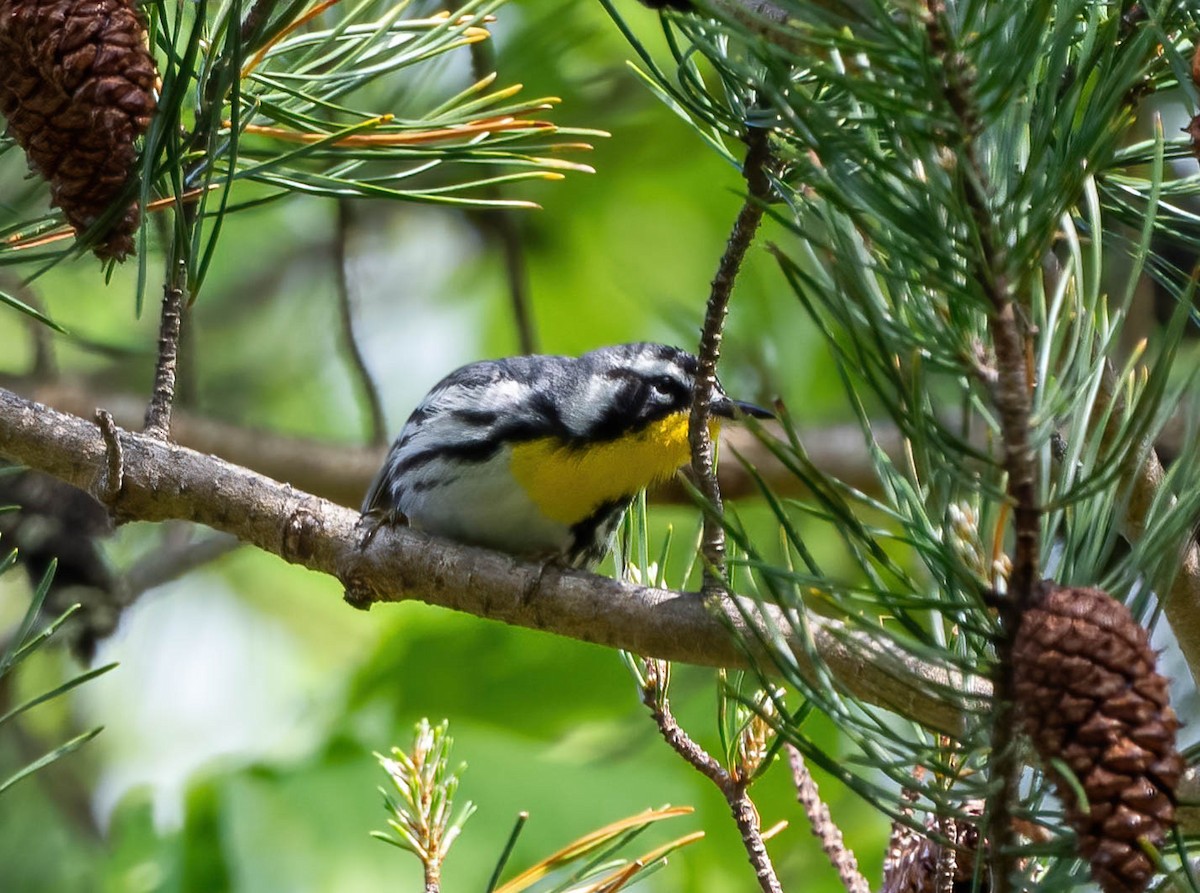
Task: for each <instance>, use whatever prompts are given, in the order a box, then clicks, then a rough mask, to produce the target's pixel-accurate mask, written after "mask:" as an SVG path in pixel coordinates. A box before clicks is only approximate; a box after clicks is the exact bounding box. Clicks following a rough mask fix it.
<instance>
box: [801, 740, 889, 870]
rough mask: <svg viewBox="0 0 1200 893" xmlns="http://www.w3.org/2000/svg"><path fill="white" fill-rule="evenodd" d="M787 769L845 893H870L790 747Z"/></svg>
mask: <svg viewBox="0 0 1200 893" xmlns="http://www.w3.org/2000/svg"><path fill="white" fill-rule="evenodd" d="M786 750H787V755H788V765H789V766H790V767H791V770H792V781H793V782H794V783H795V785H796V799H797V800H798V801H799V802H800V805H801V806H802V807H804V814H805V815H806V816H808V824H809V827H810V828H811V829H812V833H813V836H814V837H816V838H817V840H819V841H821V849H822V850H824V852H825V855H826V856H827V857H828V858H829V862H830V864H832V865H833V867H834V869H835V870H836V871H837V873H838V877H839V878H840V879H841V881H842V886H843V887H844V888H845V889H846V891H847V893H871V887H870V885H869V884H868V883H867V879H866V878H865V877H863V876H862V872H860V871H859V870H858V860H857V859H856V858H855V857H854V851H853V850H851V849H850V848H849V847H847V846H846V842H845V841H844V840H843V839H842V830H841V829H840V828H839V827H838V826H837V825H836V824H835V823H834V821H833V819H832V818H831V817H830V815H829V807H828V806H826V805H825V802H824V801H823V800H822V799H821V792H820V790H818V788H817V783H816V781H814V780H813V777H812V773H810V772H809V771H808V766H807V765H805V763H804V757H803V756H802V755H801V753H800V751H799V750H797V749H796V748H795V747H793V746H792V745H791V744H788V745H787V746H786Z"/></svg>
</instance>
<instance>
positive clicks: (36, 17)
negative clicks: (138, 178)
mask: <svg viewBox="0 0 1200 893" xmlns="http://www.w3.org/2000/svg"><path fill="white" fill-rule="evenodd" d="M146 41H147V38H146V24H145V20H144V19H143V17H142V15H141V12H140V11H139V10H138V9H137V7H136V6H134V3H133V0H0V59H3V60H4V63H3V65H0V113H2V114H3V115H4V117H5V118H7V119H8V129H9V131H10V132H11V133H12V135H13V136H14V138H15V139H16V141H17V143H18V144H20V146H21V147H22V148H23V149H24V150H25V153H26V155H27V157H28V159H29V164H30V166H31V167H32V168H34V169H35V170H36V171H37V172H38V173H39V174H41V175H42V176H43V177H45V178H46V180H48V181H49V183H50V200H51V203H52V204H54V205H57V206H58V207H60V208H62V210H63V213H64V214H65V215H66V218H67V221H68V222H69V223H70V224H71V226H73V227H74V228H75V232H76V234H79V233H82V232H83V231H84V230H86V229H87V228H88V227H89V226H91V225H92V224H93V223H94V222H95V221H96V220H97V219H99V218H100V217H101V216H102V215H103V214H104V213H105V212H106V211H107V210H108V208H109V206H110V205H111V204H112V203H113V201H114V200H116V199H117V198H118V197H119V196H120V195H121V193H122V192H123V191H124V190H125V188H126V186H127V184H128V183H129V181H130V180H131V178H132V177H133V176H134V175H135V173H136V162H137V152H136V150H135V148H134V140H136V139H137V138H138V137H139V136H141V135H142V134H143V133H145V132H146V128H147V126H149V123H150V118H151V116H152V115H153V114H154V109H155V102H156V99H155V84H156V82H157V78H158V75H157V71H156V69H155V67H154V59H153V58H152V57H151V55H150V51H149V50H148V49H147V46H146ZM138 218H139V211H138V207H137V204H136V203H134V204H131V205H130V206H129V207H128V208H126V209H125V212H124V214H119V215H118V216H117V217H116V218H115V219H114V220H113V223H112V225H111V227H110V228H109V229H108V231H107V232H106V233H105V234H104V235H103V236H102V237H101V240H100V241H99V242H97V244H96V245H95V248H94V249H93V250H94V251H95V253H96V255H97V256H98V257H100V258H101V259H105V260H106V259H108V258H116V259H117V260H122V259H124V258H125V256H126V255H128V254H129V253H131V252H132V251H133V250H134V243H133V234H134V233H135V232H136V231H137V227H138Z"/></svg>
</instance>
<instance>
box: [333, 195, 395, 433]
mask: <svg viewBox="0 0 1200 893" xmlns="http://www.w3.org/2000/svg"><path fill="white" fill-rule="evenodd" d="M353 228H354V214H353V209H352V208H351V206H350V201H349V199H344V198H343V199H338V201H337V233H336V235H335V236H334V240H333V246H334V247H333V255H334V257H333V266H334V270H335V271H336V275H337V296H338V313H339V315H340V316H341V320H342V346H343V347H344V348H345V349H346V355H347V357H349V359H350V365H351V367H352V368H353V369H354V377H355V380H356V381H357V382H358V386H359V388H360V389H361V390H362V393H363V398H364V399H365V400H366V401H367V418H368V424H369V430H368V435H367V436H368V443H370V444H372V445H373V446H382V445H384V444H386V443H387V439H388V430H387V419H386V417H385V416H384V413H383V402H382V401H381V400H380V399H379V388H377V387H376V386H375V379H374V378H372V377H371V371H370V370H369V369H368V368H367V361H366V360H365V359H364V358H363V355H362V351H361V350H360V349H359V346H358V340H357V339H356V338H355V337H354V309H353V307H351V301H350V270H349V264H348V256H347V246H348V245H349V242H350V233H351V231H352V230H353Z"/></svg>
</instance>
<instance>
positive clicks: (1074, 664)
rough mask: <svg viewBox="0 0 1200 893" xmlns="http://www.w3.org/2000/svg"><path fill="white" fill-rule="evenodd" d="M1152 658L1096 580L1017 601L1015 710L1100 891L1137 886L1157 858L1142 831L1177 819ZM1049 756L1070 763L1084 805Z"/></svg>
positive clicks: (1175, 757)
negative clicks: (1030, 603) (1022, 607)
mask: <svg viewBox="0 0 1200 893" xmlns="http://www.w3.org/2000/svg"><path fill="white" fill-rule="evenodd" d="M1155 657H1156V656H1155V654H1154V652H1153V651H1152V650H1151V649H1150V642H1149V637H1148V636H1147V635H1146V631H1145V630H1144V629H1142V627H1141V626H1139V625H1138V624H1137V622H1136V621H1135V620H1134V619H1133V615H1132V614H1130V613H1129V609H1128V608H1126V607H1125V606H1124V605H1123V604H1121V603H1120V602H1118V601H1116V600H1114V599H1112V598H1110V597H1109V596H1108V594H1107V593H1105V592H1104V591H1103V590H1101V589H1071V588H1065V587H1059V586H1055V585H1054V584H1051V583H1045V584H1043V588H1042V593H1041V596H1040V598H1039V600H1038V602H1037V604H1036V605H1035V606H1034V607H1032V608H1031V609H1030V610H1028V611H1026V613H1025V615H1024V617H1023V618H1022V620H1021V626H1020V629H1019V630H1018V632H1017V640H1016V644H1015V647H1014V649H1013V670H1014V683H1015V689H1014V696H1015V701H1016V709H1017V713H1018V716H1019V717H1020V719H1021V721H1022V723H1023V724H1024V727H1025V730H1026V732H1028V734H1029V737H1030V738H1031V739H1032V740H1033V744H1034V747H1035V748H1036V749H1037V752H1038V755H1039V756H1040V757H1041V759H1042V764H1043V766H1044V767H1045V768H1046V772H1047V773H1048V775H1049V777H1050V779H1051V780H1052V781H1053V782H1054V786H1055V789H1056V790H1057V791H1058V795H1059V797H1060V798H1061V799H1062V801H1063V803H1064V805H1065V806H1066V809H1067V817H1068V819H1069V821H1070V823H1071V826H1072V827H1073V828H1074V829H1075V831H1076V833H1077V834H1078V836H1079V850H1080V852H1081V853H1082V854H1083V856H1084V857H1085V858H1087V859H1088V861H1089V862H1091V865H1092V877H1093V878H1094V879H1095V881H1096V882H1097V883H1098V884H1099V885H1100V887H1101V889H1103V890H1104V891H1106V893H1137V891H1141V890H1145V889H1146V886H1147V884H1148V883H1149V882H1150V878H1151V877H1152V876H1153V874H1154V864H1153V863H1152V862H1151V860H1150V859H1149V857H1147V856H1146V854H1145V853H1144V852H1143V851H1142V848H1141V845H1140V844H1139V841H1142V840H1144V841H1146V842H1149V843H1151V844H1153V845H1154V846H1156V847H1160V846H1161V845H1162V843H1163V841H1164V839H1165V838H1166V835H1167V832H1168V830H1169V829H1170V827H1171V826H1172V825H1173V824H1174V821H1175V788H1176V786H1177V785H1178V783H1179V778H1180V775H1182V773H1183V768H1184V767H1183V760H1182V758H1181V757H1180V756H1179V752H1178V751H1177V750H1176V749H1175V731H1176V729H1177V728H1178V726H1179V723H1178V721H1177V720H1176V718H1175V711H1173V710H1172V709H1171V708H1170V706H1169V705H1168V703H1167V680H1166V679H1164V678H1163V677H1162V676H1160V675H1159V674H1158V673H1157V672H1156V671H1155V668H1154V665H1155ZM1055 759H1058V760H1061V761H1062V762H1063V763H1065V764H1066V765H1067V766H1069V767H1070V769H1071V771H1072V772H1073V773H1074V774H1075V777H1076V778H1077V779H1078V781H1079V783H1080V784H1081V785H1082V786H1083V790H1084V791H1085V792H1086V793H1087V799H1088V804H1089V806H1090V811H1088V812H1084V811H1083V809H1081V807H1080V803H1079V800H1078V798H1077V797H1076V795H1075V789H1074V788H1073V787H1072V785H1071V784H1070V783H1068V782H1067V780H1066V779H1065V778H1063V777H1062V775H1061V774H1059V773H1058V772H1057V771H1056V770H1055V769H1054V768H1053V764H1052V762H1051V761H1052V760H1055Z"/></svg>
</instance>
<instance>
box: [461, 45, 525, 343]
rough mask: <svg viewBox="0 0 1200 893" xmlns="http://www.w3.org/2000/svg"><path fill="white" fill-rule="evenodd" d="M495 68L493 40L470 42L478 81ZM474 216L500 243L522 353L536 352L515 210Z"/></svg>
mask: <svg viewBox="0 0 1200 893" xmlns="http://www.w3.org/2000/svg"><path fill="white" fill-rule="evenodd" d="M495 70H496V47H495V44H493V43H492V41H490V40H480V41H476V42H475V43H472V44H471V73H472V75H473V76H474V78H475V80H476V81H481V80H483V79H484V78H486V77H489V76H490V75H492V74H493V73H494V72H495ZM484 195H485V196H486V197H487V198H499V197H500V188H499V187H498V186H496V185H495V184H492V185H490V186H488V187H487V188H486V190H485V192H484ZM472 216H473V218H474V219H475V220H476V221H477V225H478V227H479V229H480V230H481V231H482V232H483V233H484V235H485V236H489V235H490V236H491V237H492V238H493V239H495V240H496V241H497V242H499V243H500V248H501V252H502V256H503V259H504V271H505V277H506V279H507V282H508V298H509V303H510V304H511V305H512V314H513V324H514V325H515V326H516V329H517V343H518V345H519V346H520V348H521V353H524V354H531V353H537V350H538V339H537V329H536V327H535V326H534V322H533V311H532V310H531V308H530V300H529V271H528V269H527V268H526V265H525V244H524V241H523V240H522V238H521V228H520V227H519V226H518V225H517V219H516V217H515V215H514V214H513V213H512V211H510V210H507V209H505V208H491V209H483V210H480V211H477V212H475V213H474V214H473V215H472Z"/></svg>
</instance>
